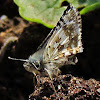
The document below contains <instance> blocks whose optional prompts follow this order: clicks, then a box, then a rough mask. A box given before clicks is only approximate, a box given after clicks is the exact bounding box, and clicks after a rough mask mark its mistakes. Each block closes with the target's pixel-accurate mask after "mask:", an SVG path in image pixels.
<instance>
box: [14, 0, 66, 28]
mask: <svg viewBox="0 0 100 100" xmlns="http://www.w3.org/2000/svg"><path fill="white" fill-rule="evenodd" d="M63 1H64V0H14V2H15V3H16V4H17V5H18V6H19V13H20V15H21V16H22V17H23V18H24V19H26V20H28V21H32V22H37V23H41V24H43V25H45V26H47V27H49V28H53V27H54V26H55V25H56V23H57V21H58V20H59V18H60V17H61V15H62V13H63V11H64V10H65V9H66V7H61V4H62V2H63Z"/></svg>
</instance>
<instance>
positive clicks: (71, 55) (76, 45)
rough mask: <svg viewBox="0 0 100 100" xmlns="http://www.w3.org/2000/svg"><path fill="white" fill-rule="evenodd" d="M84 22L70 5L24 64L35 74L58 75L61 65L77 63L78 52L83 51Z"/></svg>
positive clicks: (51, 76) (51, 77)
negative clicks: (82, 31)
mask: <svg viewBox="0 0 100 100" xmlns="http://www.w3.org/2000/svg"><path fill="white" fill-rule="evenodd" d="M81 30H82V22H81V16H80V14H79V12H78V11H77V9H76V8H74V7H73V6H72V5H68V6H67V8H66V10H65V11H64V13H63V15H62V16H61V18H60V20H59V21H58V23H57V25H56V26H55V27H54V28H53V29H52V30H51V32H50V33H49V34H48V36H47V37H46V39H45V40H44V41H43V43H42V44H41V45H40V46H39V48H38V50H37V51H36V52H35V53H34V54H32V55H31V56H30V57H29V58H28V59H27V60H25V61H26V62H25V63H24V64H23V66H24V68H25V69H26V70H27V71H29V72H32V73H33V74H34V75H35V76H41V75H43V76H45V75H48V76H49V77H50V79H53V77H55V76H58V75H59V74H60V73H61V71H60V69H59V68H60V67H61V66H63V65H68V64H75V63H77V61H78V60H77V57H76V56H75V55H76V54H77V53H81V52H83V47H82V42H81V35H82V33H81Z"/></svg>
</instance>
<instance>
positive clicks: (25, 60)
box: [8, 57, 28, 62]
mask: <svg viewBox="0 0 100 100" xmlns="http://www.w3.org/2000/svg"><path fill="white" fill-rule="evenodd" d="M8 59H11V60H19V61H24V62H28V60H27V59H17V58H11V57H8Z"/></svg>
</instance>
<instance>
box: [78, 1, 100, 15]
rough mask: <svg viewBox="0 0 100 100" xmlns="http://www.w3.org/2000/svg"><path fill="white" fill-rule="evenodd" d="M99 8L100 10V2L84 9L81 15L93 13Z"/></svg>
mask: <svg viewBox="0 0 100 100" xmlns="http://www.w3.org/2000/svg"><path fill="white" fill-rule="evenodd" d="M99 8H100V2H98V3H95V4H92V5H90V6H87V7H85V8H84V9H82V10H81V11H80V14H81V15H83V14H86V13H88V12H90V11H93V10H95V9H99Z"/></svg>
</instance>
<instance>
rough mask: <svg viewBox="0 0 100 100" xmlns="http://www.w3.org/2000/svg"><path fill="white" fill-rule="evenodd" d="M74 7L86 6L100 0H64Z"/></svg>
mask: <svg viewBox="0 0 100 100" xmlns="http://www.w3.org/2000/svg"><path fill="white" fill-rule="evenodd" d="M66 1H68V2H69V3H71V4H72V5H73V6H74V7H76V8H81V7H86V6H89V5H92V4H94V3H97V2H100V0H66Z"/></svg>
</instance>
